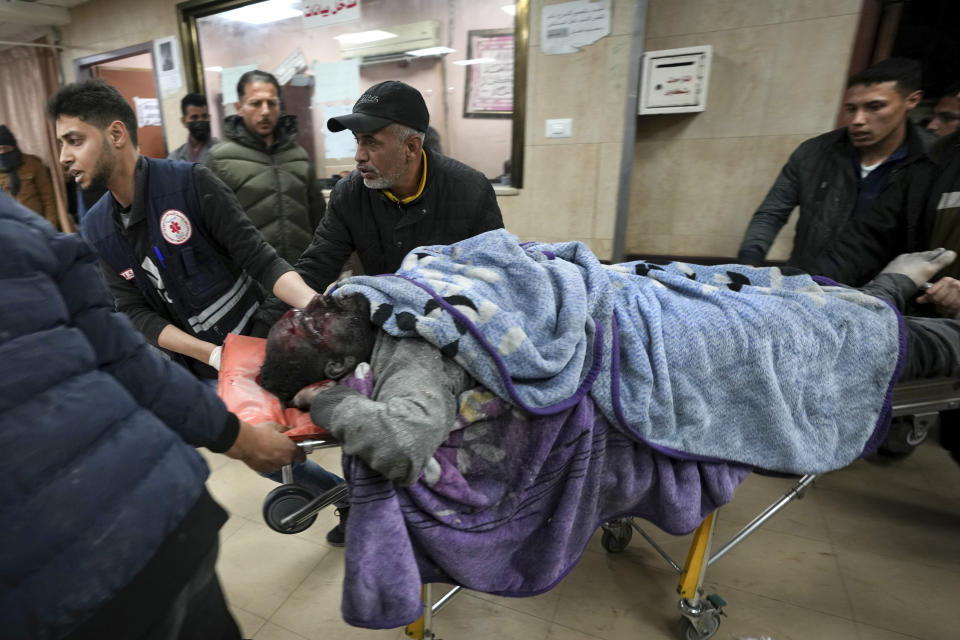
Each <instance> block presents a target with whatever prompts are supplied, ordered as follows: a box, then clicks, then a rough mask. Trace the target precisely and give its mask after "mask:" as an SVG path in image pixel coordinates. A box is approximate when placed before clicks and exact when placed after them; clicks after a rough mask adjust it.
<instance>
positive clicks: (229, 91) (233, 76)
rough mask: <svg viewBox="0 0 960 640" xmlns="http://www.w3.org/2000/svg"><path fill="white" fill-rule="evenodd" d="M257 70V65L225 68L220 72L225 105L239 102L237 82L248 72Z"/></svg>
mask: <svg viewBox="0 0 960 640" xmlns="http://www.w3.org/2000/svg"><path fill="white" fill-rule="evenodd" d="M256 68H257V65H255V64H242V65H240V66H239V67H224V69H223V71H221V72H220V91H221V92H222V93H223V104H233V103H234V102H236V101H237V82H238V81H239V80H240V76H242V75H243V74H245V73H246V72H247V71H253V70H254V69H256Z"/></svg>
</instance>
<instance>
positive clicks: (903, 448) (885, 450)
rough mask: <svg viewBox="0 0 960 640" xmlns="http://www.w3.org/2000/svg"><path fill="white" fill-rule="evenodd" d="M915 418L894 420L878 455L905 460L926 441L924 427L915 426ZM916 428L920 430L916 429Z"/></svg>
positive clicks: (923, 425)
mask: <svg viewBox="0 0 960 640" xmlns="http://www.w3.org/2000/svg"><path fill="white" fill-rule="evenodd" d="M916 419H917V418H916V417H915V416H904V417H901V418H894V419H893V422H892V423H891V424H890V431H889V432H888V433H887V437H886V438H885V439H884V441H883V443H882V444H881V445H880V449H879V453H881V454H883V455H885V456H887V457H888V458H906V457H907V456H908V455H910V454H911V453H913V450H914V449H916V448H917V446H919V445H920V444H921V443H923V441H924V440H926V439H927V433H928V432H927V429H926V428H923V427H925V426H926V425H925V424H922V425H916V424H915V421H916ZM917 426H920V427H921V428H920V429H918V428H917Z"/></svg>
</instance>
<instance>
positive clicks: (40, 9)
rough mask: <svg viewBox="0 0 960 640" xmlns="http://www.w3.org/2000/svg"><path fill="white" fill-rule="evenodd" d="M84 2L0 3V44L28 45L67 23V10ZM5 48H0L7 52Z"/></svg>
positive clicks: (26, 0)
mask: <svg viewBox="0 0 960 640" xmlns="http://www.w3.org/2000/svg"><path fill="white" fill-rule="evenodd" d="M85 2H87V0H0V40H6V41H12V42H32V41H33V40H36V39H37V38H40V37H43V36H44V35H46V34H47V33H48V32H49V31H50V28H51V27H61V26H63V25H65V24H67V23H69V22H70V9H71V8H73V7H76V6H78V5H81V4H84V3H85ZM8 46H9V45H0V48H7V47H8Z"/></svg>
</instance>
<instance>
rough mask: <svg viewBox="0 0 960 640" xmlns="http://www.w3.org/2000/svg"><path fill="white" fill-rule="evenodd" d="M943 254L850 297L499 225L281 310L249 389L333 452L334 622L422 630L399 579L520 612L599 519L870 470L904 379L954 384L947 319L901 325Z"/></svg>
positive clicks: (929, 255)
mask: <svg viewBox="0 0 960 640" xmlns="http://www.w3.org/2000/svg"><path fill="white" fill-rule="evenodd" d="M955 258H956V254H955V253H954V252H952V251H947V250H944V249H937V250H934V251H928V252H922V253H915V254H907V255H903V256H900V257H898V258H897V259H896V260H894V261H893V262H891V263H890V265H888V266H887V267H886V268H885V269H884V270H883V272H882V273H881V274H879V275H878V276H877V277H876V278H875V279H874V280H873V281H871V282H870V283H868V284H867V285H865V286H864V287H862V288H860V289H851V288H847V287H843V286H839V285H836V284H835V283H832V282H830V281H826V280H822V279H816V278H811V277H810V276H808V275H805V274H801V273H799V272H796V273H794V272H790V271H787V270H781V269H779V268H776V267H773V268H751V267H745V266H739V265H721V266H698V265H692V264H685V263H676V262H672V263H658V264H654V263H650V262H644V261H639V262H631V263H624V264H618V265H602V264H601V263H600V262H599V261H598V260H597V259H596V258H595V257H594V256H593V254H591V253H590V252H589V250H588V249H587V248H586V247H585V245H583V244H581V243H579V242H569V243H555V244H541V243H519V242H518V241H517V240H516V238H514V237H513V236H511V235H510V234H509V233H507V232H506V231H504V230H498V231H491V232H488V233H485V234H482V235H480V236H476V237H474V238H470V239H468V240H465V241H462V242H460V243H457V244H454V245H449V246H434V247H422V248H419V249H417V250H415V251H414V252H412V253H411V254H409V255H408V256H407V258H406V259H405V261H404V263H403V265H402V266H401V269H400V270H399V271H398V272H397V273H396V274H389V275H383V276H359V277H355V278H350V279H348V280H346V281H344V282H342V283H341V284H340V285H339V286H338V287H337V288H336V289H335V290H333V291H332V292H330V293H329V294H328V295H326V296H317V297H316V298H314V300H313V301H312V302H311V303H310V305H309V306H308V307H307V308H305V309H303V310H302V311H301V310H294V311H291V312H288V313H287V315H285V316H284V317H283V318H282V319H281V320H280V321H278V322H277V323H276V325H274V327H273V328H272V330H271V332H270V335H269V338H268V341H267V356H266V360H265V361H264V364H263V367H262V369H261V384H262V385H263V386H264V387H265V388H266V389H268V390H269V391H271V392H273V393H275V394H276V395H277V396H278V397H280V398H281V399H282V400H284V401H286V402H288V403H290V404H293V405H296V406H299V407H301V408H304V409H309V411H310V414H311V417H312V419H313V421H314V422H315V423H316V424H318V425H321V426H323V427H324V428H326V429H327V430H329V431H330V432H331V433H332V434H333V435H334V436H335V437H336V438H337V439H338V440H339V441H340V442H341V444H342V446H343V452H344V454H345V475H346V477H347V481H348V483H349V486H350V493H351V503H352V509H351V514H350V522H349V525H348V526H347V545H346V546H347V569H348V570H347V577H346V580H345V591H344V603H343V613H344V617H345V619H346V620H347V621H348V622H352V623H354V624H360V625H362V626H371V627H387V626H398V625H400V624H406V623H408V622H410V621H412V620H413V619H415V618H416V615H418V614H419V599H418V597H417V593H416V592H411V591H410V590H409V589H406V590H404V589H399V588H398V587H399V586H400V585H399V580H400V577H401V576H407V577H408V578H409V577H412V581H413V582H414V583H415V584H416V585H419V584H420V579H421V578H422V579H423V580H424V581H425V582H426V581H428V580H429V581H444V580H445V581H452V582H457V583H459V584H463V585H464V586H468V587H470V588H475V589H479V590H483V591H487V592H492V593H500V594H504V595H532V594H533V593H537V592H541V591H544V590H546V589H549V588H550V587H552V586H553V585H554V584H556V582H557V581H559V580H560V579H562V577H563V576H564V575H565V574H566V572H567V571H569V570H570V568H572V566H573V563H574V562H575V559H576V558H578V557H579V554H580V553H582V551H583V549H584V547H585V545H586V541H587V540H589V537H590V535H591V534H592V531H593V530H595V528H596V526H597V525H598V524H599V523H600V522H603V521H606V520H608V519H612V518H614V517H619V516H623V515H627V514H629V515H639V516H641V517H645V518H647V519H649V520H651V521H653V522H654V523H655V524H657V525H658V526H660V527H661V528H663V529H664V530H666V531H668V532H671V533H678V534H679V533H687V532H689V531H690V530H692V529H693V528H694V527H695V526H696V524H697V523H699V521H700V520H701V519H702V517H703V516H705V515H706V514H707V513H709V512H710V511H712V510H713V509H715V508H717V507H718V506H720V505H721V504H723V503H725V502H726V501H728V500H729V499H730V498H731V497H732V495H733V490H734V489H735V487H736V486H737V484H739V482H740V481H742V480H743V478H744V477H745V476H746V475H748V474H749V472H750V471H751V470H770V471H777V472H785V473H797V474H800V473H820V472H824V471H829V470H833V469H837V468H840V467H842V466H845V465H846V464H849V463H850V462H852V461H853V460H855V459H857V458H858V457H861V456H862V455H865V454H866V453H870V452H871V451H873V450H874V449H875V448H876V447H877V446H878V445H879V443H880V442H881V441H882V439H883V437H884V435H885V431H886V426H887V425H888V423H889V419H890V400H891V395H892V389H893V386H894V385H895V383H896V382H897V380H898V379H913V378H922V377H939V376H953V375H958V373H960V369H958V366H960V322H958V321H956V320H952V319H941V318H938V319H934V318H919V317H904V316H902V315H901V314H900V311H899V310H902V309H903V308H904V305H905V304H906V303H907V302H908V301H909V300H911V299H912V298H913V297H914V296H915V295H916V294H917V293H918V291H919V290H920V288H921V287H922V285H924V284H925V283H926V282H927V281H928V280H930V279H931V278H933V277H934V275H935V274H936V273H937V272H938V271H939V270H940V269H942V268H943V267H944V266H946V265H948V264H950V263H951V262H952V261H953V260H954V259H955ZM362 363H368V364H362ZM358 365H359V366H358ZM336 380H340V381H341V383H340V384H336V383H334V382H327V383H325V384H322V385H317V384H315V383H318V382H320V381H336ZM408 485H409V486H408ZM361 511H362V513H358V512H361ZM384 528H386V530H389V531H392V532H394V533H396V531H398V530H402V529H404V528H405V529H406V530H407V531H408V533H409V537H407V536H402V538H403V541H402V543H401V542H397V541H396V540H397V539H399V538H397V539H395V538H394V537H393V535H392V534H391V542H393V543H394V544H391V545H389V549H387V550H384V549H382V548H381V547H382V546H383V545H382V544H381V545H380V546H379V547H378V546H376V545H375V544H372V543H370V542H369V538H371V537H377V535H376V531H377V530H380V531H381V532H382V531H383V530H384ZM380 539H381V541H382V537H381V538H380ZM371 577H372V578H373V579H372V580H371V579H370V578H371ZM411 616H412V617H411Z"/></svg>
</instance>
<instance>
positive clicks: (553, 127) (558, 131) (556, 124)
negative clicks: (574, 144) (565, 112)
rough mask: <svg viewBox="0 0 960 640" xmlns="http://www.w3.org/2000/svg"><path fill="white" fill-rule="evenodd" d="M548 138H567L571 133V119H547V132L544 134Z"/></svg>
mask: <svg viewBox="0 0 960 640" xmlns="http://www.w3.org/2000/svg"><path fill="white" fill-rule="evenodd" d="M544 135H546V136H547V137H548V138H569V137H571V136H572V135H573V119H572V118H560V119H557V120H547V132H546V133H545V134H544Z"/></svg>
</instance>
